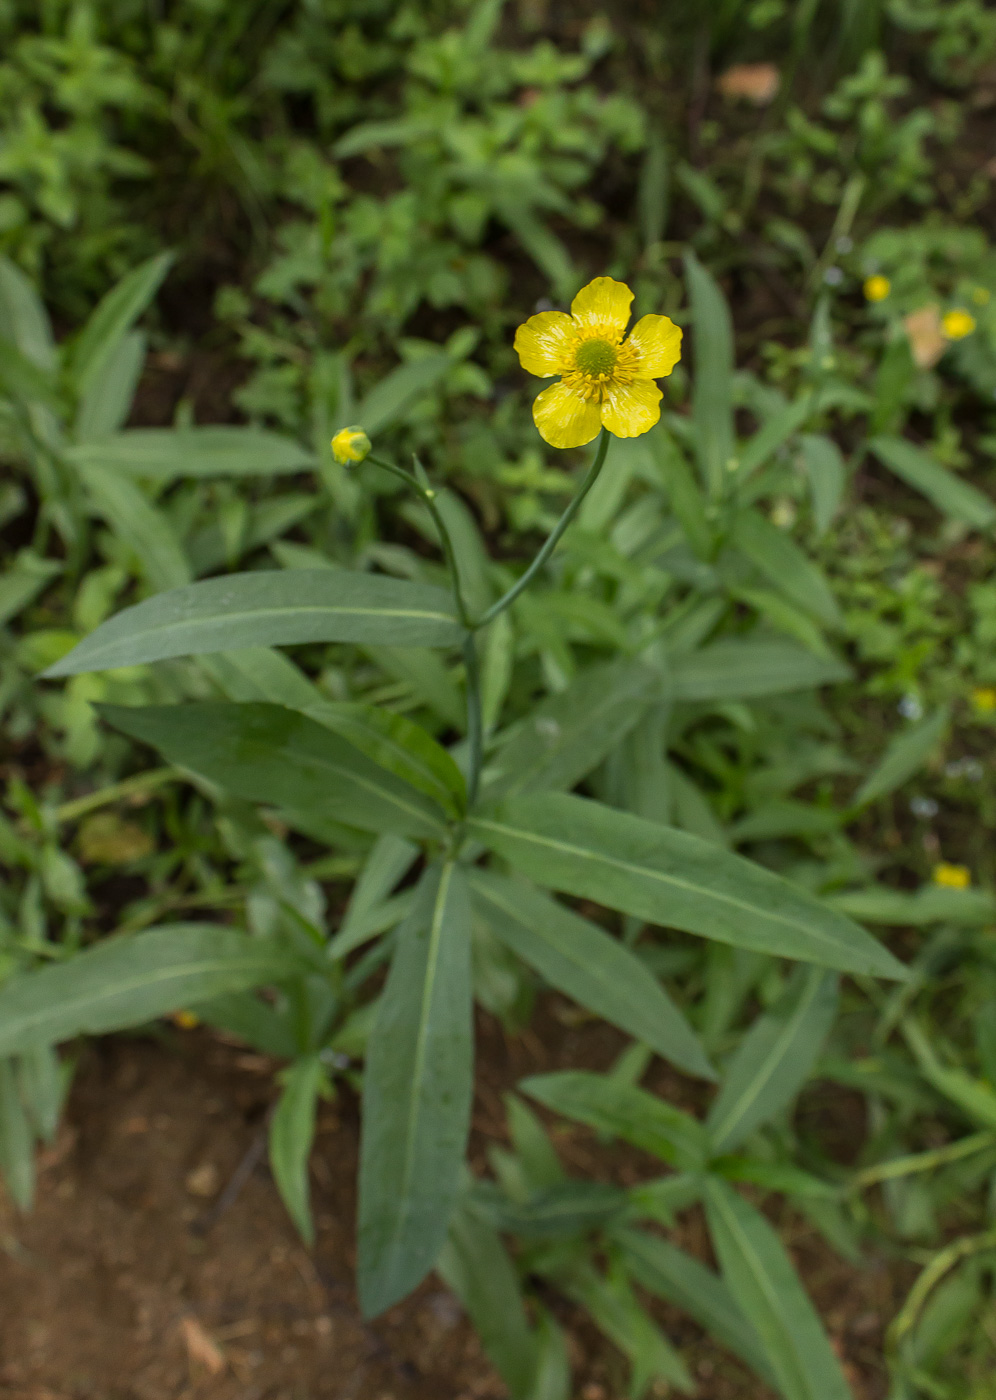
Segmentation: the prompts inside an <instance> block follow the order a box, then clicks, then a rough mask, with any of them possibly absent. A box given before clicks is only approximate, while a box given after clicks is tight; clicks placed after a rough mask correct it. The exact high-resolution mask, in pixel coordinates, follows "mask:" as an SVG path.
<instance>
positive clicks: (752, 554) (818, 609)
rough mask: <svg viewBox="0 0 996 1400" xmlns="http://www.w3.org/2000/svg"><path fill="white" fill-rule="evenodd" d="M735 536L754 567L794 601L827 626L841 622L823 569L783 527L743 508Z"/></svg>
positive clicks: (736, 522)
mask: <svg viewBox="0 0 996 1400" xmlns="http://www.w3.org/2000/svg"><path fill="white" fill-rule="evenodd" d="M733 540H734V543H735V544H736V545H737V547H738V548H739V549H740V550H741V551H742V552H743V553H744V554H745V555H746V556H747V558H748V559H749V560H750V562H751V563H752V564H753V565H754V567H755V568H756V569H757V570H758V571H759V572H760V573H762V574H763V575H764V576H765V578H767V579H768V580H769V581H770V582H771V583H773V584H774V585H775V587H776V588H777V589H779V590H780V591H781V592H782V593H784V594H785V596H786V597H787V598H790V599H791V600H792V602H793V603H797V604H798V606H799V607H800V608H802V609H803V610H804V611H805V612H807V613H810V614H811V615H812V616H813V617H815V618H818V619H819V621H820V622H822V623H823V624H824V626H826V627H833V628H839V627H841V626H842V624H843V619H842V618H841V615H840V608H839V607H838V606H837V600H836V598H835V597H834V595H833V593H832V591H831V589H830V585H829V584H828V583H827V581H826V578H825V577H824V575H823V573H822V572H821V571H820V570H819V569H818V568H817V567H816V565H815V564H814V563H812V561H811V560H810V559H809V558H807V556H806V555H805V554H804V553H803V552H802V550H801V549H800V548H799V546H798V545H797V544H796V543H795V541H794V540H793V539H791V538H790V536H789V535H787V534H786V533H785V531H784V530H780V529H779V528H778V526H777V525H773V524H772V523H771V521H770V520H767V519H766V518H765V517H764V516H763V515H761V514H760V512H759V511H756V510H742V511H740V512H739V514H738V515H737V517H736V520H735V522H734V526H733Z"/></svg>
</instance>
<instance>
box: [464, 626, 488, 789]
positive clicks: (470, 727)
mask: <svg viewBox="0 0 996 1400" xmlns="http://www.w3.org/2000/svg"><path fill="white" fill-rule="evenodd" d="M463 662H464V672H465V675H466V680H467V742H468V744H469V745H470V765H469V772H468V774H467V806H468V807H473V805H474V803H475V802H476V801H477V790H478V788H479V787H480V783H481V767H482V765H483V763H484V722H483V719H482V717H481V669H480V666H479V665H478V660H477V638H476V636H475V635H474V633H473V632H472V631H471V632H468V633H467V636H466V638H465V640H464V644H463Z"/></svg>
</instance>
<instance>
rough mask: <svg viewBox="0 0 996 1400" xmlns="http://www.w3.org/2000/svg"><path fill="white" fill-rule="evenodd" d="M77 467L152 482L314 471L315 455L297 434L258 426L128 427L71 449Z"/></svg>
mask: <svg viewBox="0 0 996 1400" xmlns="http://www.w3.org/2000/svg"><path fill="white" fill-rule="evenodd" d="M67 455H68V456H69V458H70V460H72V461H74V462H75V463H76V464H77V466H80V467H86V466H91V465H92V466H98V467H113V468H114V470H115V471H119V472H122V473H124V474H125V475H128V476H138V477H144V478H147V479H149V480H152V481H163V482H165V481H176V480H178V479H180V478H184V477H194V478H201V479H203V478H207V477H216V476H233V477H239V476H283V475H286V474H287V473H289V472H304V471H312V470H313V469H314V466H315V458H314V456H313V455H312V453H310V452H308V451H307V450H306V449H305V448H303V447H301V446H300V445H299V444H298V443H296V442H294V441H293V439H291V438H287V437H281V436H280V434H279V433H268V432H263V431H262V430H261V429H259V428H238V427H230V426H224V425H222V426H215V427H207V428H196V427H194V428H126V429H125V430H124V431H123V432H120V433H113V434H111V435H109V436H108V437H104V438H98V439H96V440H94V441H92V442H81V443H79V444H77V445H76V446H75V447H73V448H71V449H70V450H69V452H68V454H67Z"/></svg>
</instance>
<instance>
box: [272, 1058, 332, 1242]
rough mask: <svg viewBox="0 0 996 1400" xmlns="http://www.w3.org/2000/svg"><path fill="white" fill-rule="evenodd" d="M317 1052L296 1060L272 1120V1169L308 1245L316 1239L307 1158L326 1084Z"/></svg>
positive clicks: (294, 1220)
mask: <svg viewBox="0 0 996 1400" xmlns="http://www.w3.org/2000/svg"><path fill="white" fill-rule="evenodd" d="M326 1082H327V1081H326V1076H325V1070H324V1069H323V1068H322V1062H321V1060H320V1059H319V1057H318V1056H317V1055H307V1056H305V1058H304V1059H301V1060H298V1061H296V1063H295V1064H293V1065H292V1066H291V1068H290V1069H289V1070H287V1071H286V1073H285V1074H284V1077H283V1091H282V1093H281V1095H280V1098H279V1099H278V1100H277V1106H276V1109H275V1110H274V1113H273V1117H272V1118H271V1120H270V1170H271V1171H272V1172H273V1179H274V1181H275V1182H276V1183H277V1190H278V1191H279V1192H280V1197H281V1200H282V1201H283V1203H284V1205H285V1206H286V1207H287V1213H288V1215H289V1216H290V1218H291V1219H292V1220H293V1222H294V1224H295V1225H296V1226H297V1228H298V1232H299V1233H300V1236H301V1238H302V1239H303V1240H304V1242H305V1244H306V1245H309V1246H310V1245H312V1244H314V1242H315V1227H314V1225H313V1224H312V1220H311V1205H310V1200H309V1197H310V1192H309V1189H308V1158H309V1157H310V1155H311V1144H312V1142H313V1141H314V1138H315V1106H316V1104H317V1101H318V1096H319V1094H320V1093H321V1091H322V1089H323V1088H324V1087H325V1084H326Z"/></svg>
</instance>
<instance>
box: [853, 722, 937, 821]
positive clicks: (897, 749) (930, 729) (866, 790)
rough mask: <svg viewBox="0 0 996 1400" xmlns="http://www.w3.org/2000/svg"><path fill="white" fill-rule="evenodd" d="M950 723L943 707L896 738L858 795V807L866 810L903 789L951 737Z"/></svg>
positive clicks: (855, 802)
mask: <svg viewBox="0 0 996 1400" xmlns="http://www.w3.org/2000/svg"><path fill="white" fill-rule="evenodd" d="M950 721H951V711H950V708H949V707H948V706H947V705H942V706H941V708H940V709H939V710H938V711H937V712H936V713H935V714H932V715H927V716H926V718H925V719H922V720H919V721H918V722H917V723H916V724H911V725H910V726H909V727H908V728H906V729H901V730H900V731H899V733H898V734H895V735H893V737H892V738H891V739H890V740H889V743H888V746H887V748H886V750H885V753H884V754H883V755H882V757H881V759H880V760H879V762H878V763H877V764H876V765H875V767H874V768H873V769H872V771H871V772H870V773H869V775H868V777H867V778H866V780H865V781H864V783H862V785H861V787H860V788H859V790H858V791H857V793H855V796H854V805H855V806H856V807H864V806H865V805H866V803H868V802H875V801H877V800H878V798H880V797H884V796H885V795H886V794H887V793H890V792H894V791H895V789H896V788H898V787H902V785H903V783H905V782H906V781H907V780H908V779H909V778H912V776H913V774H914V773H916V772H918V771H919V770H920V769H921V768H922V767H923V765H924V764H925V763H926V762H927V759H928V758H930V756H931V754H932V753H933V752H934V750H935V749H936V748H937V746H938V744H939V743H940V742H941V739H942V738H943V737H944V735H945V734H946V733H947V729H948V725H949V724H950Z"/></svg>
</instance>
